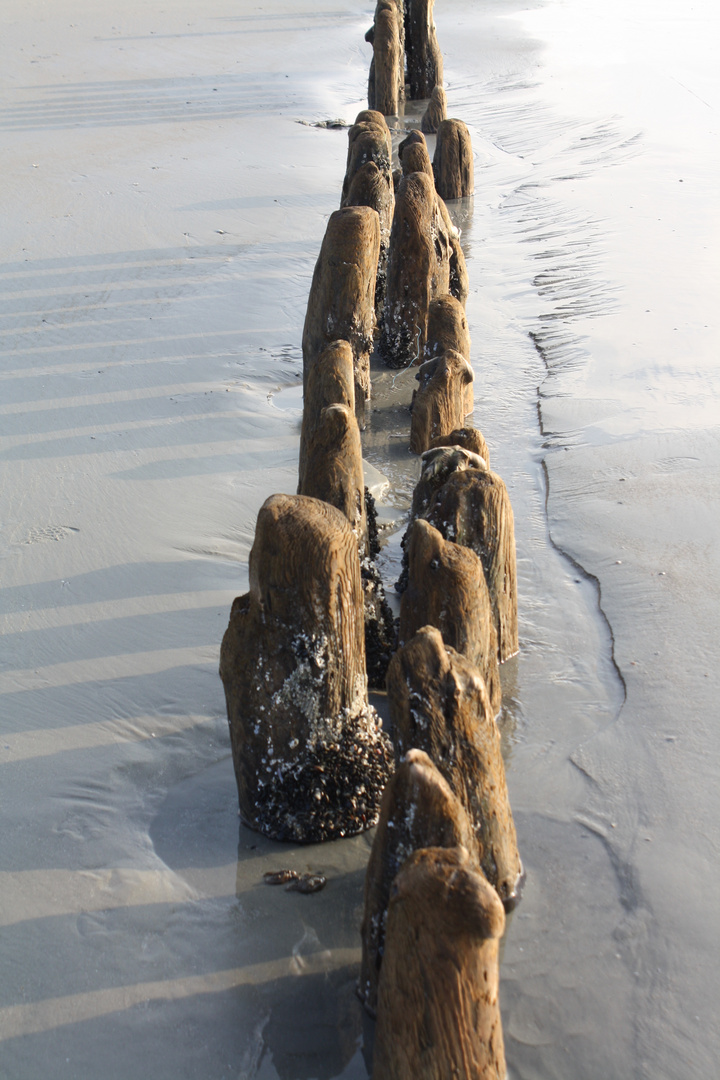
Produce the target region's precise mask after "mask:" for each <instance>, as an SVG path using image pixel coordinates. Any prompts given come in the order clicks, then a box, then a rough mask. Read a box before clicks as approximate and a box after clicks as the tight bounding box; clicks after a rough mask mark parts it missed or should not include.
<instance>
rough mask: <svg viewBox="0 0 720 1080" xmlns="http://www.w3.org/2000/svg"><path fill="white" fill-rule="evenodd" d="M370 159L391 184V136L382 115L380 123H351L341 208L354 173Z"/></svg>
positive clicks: (373, 121)
mask: <svg viewBox="0 0 720 1080" xmlns="http://www.w3.org/2000/svg"><path fill="white" fill-rule="evenodd" d="M360 115H362V114H360ZM370 115H379V114H370ZM371 161H374V162H375V164H376V165H377V167H378V169H379V170H380V172H381V173H382V174H383V176H385V177H386V179H387V180H388V183H389V184H392V137H391V135H390V129H389V127H388V126H387V124H386V123H385V118H384V117H382V123H380V122H379V121H377V120H363V121H361V122H360V123H359V124H358V123H356V124H353V126H352V127H351V128H350V129H349V131H348V152H347V162H346V165H345V176H344V178H343V185H342V194H341V197H340V206H341V208H342V207H343V206H346V205H348V203H347V199H348V195H349V192H350V185H351V184H352V182H353V179H354V177H355V174H356V173H357V172H359V171H360V169H362V168H363V166H364V165H367V164H369V162H371Z"/></svg>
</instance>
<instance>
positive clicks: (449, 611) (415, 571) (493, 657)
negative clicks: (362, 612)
mask: <svg viewBox="0 0 720 1080" xmlns="http://www.w3.org/2000/svg"><path fill="white" fill-rule="evenodd" d="M406 550H407V554H408V586H407V589H406V590H405V592H404V593H403V596H402V603H401V606H400V644H401V645H403V644H405V643H406V642H408V641H409V640H410V638H411V637H413V636H414V635H415V634H416V633H417V632H418V630H420V629H421V628H422V627H423V626H428V625H430V626H436V627H437V628H438V630H439V631H440V633H441V634H442V636H443V641H444V642H445V643H446V644H447V645H451V646H452V647H453V648H454V649H457V651H458V652H460V653H462V654H463V655H464V656H466V657H467V658H468V660H470V661H471V663H473V664H474V665H475V666H476V667H477V668H479V670H480V674H481V675H482V677H483V679H484V680H485V685H486V686H487V691H488V696H489V698H490V704H491V706H492V710H493V715H497V713H498V712H499V711H500V703H501V692H500V677H499V674H498V663H497V651H498V650H497V633H496V631H495V623H494V621H493V612H492V606H491V604H490V596H489V594H488V587H487V584H486V583H485V573H484V571H483V566H482V562H481V561H480V558H479V557H478V556H477V555H476V554H475V552H474V551H471V550H470V548H467V547H461V546H460V545H459V544H454V543H452V542H451V541H450V540H444V539H443V537H442V535H441V533H440V532H439V531H438V530H437V529H435V528H433V526H432V525H430V524H429V523H428V522H427V521H424V520H423V519H422V518H418V519H417V520H416V521H414V522H413V523H412V525H411V526H410V528H409V530H408V534H407V538H406Z"/></svg>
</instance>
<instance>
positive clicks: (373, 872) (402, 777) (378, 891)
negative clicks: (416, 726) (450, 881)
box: [358, 749, 477, 1016]
mask: <svg viewBox="0 0 720 1080" xmlns="http://www.w3.org/2000/svg"><path fill="white" fill-rule="evenodd" d="M458 845H462V846H463V847H465V848H467V849H468V851H471V852H474V853H475V855H477V839H476V836H475V831H474V830H473V828H472V825H471V822H470V820H469V818H468V816H467V813H466V811H465V809H464V807H463V806H462V803H461V802H460V800H459V799H458V797H457V796H456V795H455V794H454V793H453V792H452V790H451V789H450V787H449V785H448V783H447V781H446V780H444V779H443V776H442V774H441V772H440V771H439V769H438V768H437V766H436V765H434V764H433V762H432V761H431V760H430V758H429V757H428V755H427V754H425V753H424V752H423V751H422V750H412V749H411V750H409V751H408V752H407V755H406V756H405V759H404V760H403V761H401V762H400V764H399V765H398V767H397V770H396V772H395V773H394V775H393V776H392V777H391V778H390V780H389V781H388V784H387V787H386V789H385V792H384V794H383V799H382V807H381V809H380V820H379V821H378V826H377V830H376V832H375V837H374V839H373V846H372V851H371V853H370V860H369V862H368V867H367V872H366V874H365V907H364V914H363V923H362V965H361V969H360V981H359V983H358V995H359V997H360V999H361V1000H362V1002H363V1004H364V1006H365V1008H366V1009H367V1011H368V1012H369V1013H370V1014H371V1016H374V1015H375V1013H376V1009H377V988H378V979H379V976H380V967H381V964H382V956H383V944H384V940H385V920H386V918H387V907H388V902H389V900H390V889H391V886H392V883H393V880H394V878H395V876H396V874H397V873H398V871H399V870H400V867H401V866H402V864H403V863H404V861H405V859H406V858H407V857H408V855H410V854H411V853H412V852H413V851H416V850H418V849H419V848H426V847H449V848H454V847H457V846H458Z"/></svg>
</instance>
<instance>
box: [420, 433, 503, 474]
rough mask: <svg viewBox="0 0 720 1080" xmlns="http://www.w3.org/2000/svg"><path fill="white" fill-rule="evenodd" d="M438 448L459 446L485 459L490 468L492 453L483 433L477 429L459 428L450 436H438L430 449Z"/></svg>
mask: <svg viewBox="0 0 720 1080" xmlns="http://www.w3.org/2000/svg"><path fill="white" fill-rule="evenodd" d="M438 446H459V447H461V448H462V449H463V450H468V451H469V452H470V453H471V454H477V455H478V457H481V458H483V460H484V461H485V464H486V465H487V467H488V468H490V451H489V450H488V445H487V443H486V442H485V438H484V436H483V434H482V432H481V431H478V429H477V428H473V427H463V428H457V429H456V430H455V431H451V432H450V434H449V435H437V436H436V437H435V438H434V439H433V440H432V442H431V443H430V449H431V450H434V449H435V448H436V447H438Z"/></svg>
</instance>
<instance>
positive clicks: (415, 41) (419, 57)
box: [405, 0, 443, 101]
mask: <svg viewBox="0 0 720 1080" xmlns="http://www.w3.org/2000/svg"><path fill="white" fill-rule="evenodd" d="M433 8H434V0H408V2H407V14H406V16H405V52H406V54H407V72H408V83H409V86H410V98H411V100H413V101H417V100H419V99H421V98H429V97H430V95H431V94H432V92H433V90H434V89H435V87H436V86H442V83H443V57H442V52H441V51H440V46H439V45H438V40H437V34H436V31H435V21H434V19H433Z"/></svg>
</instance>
